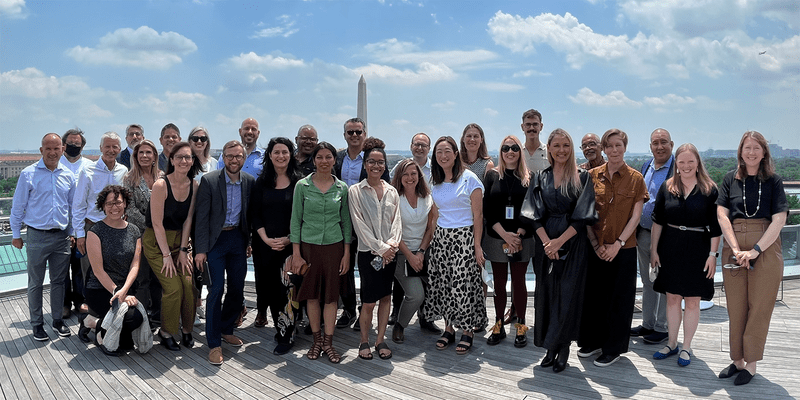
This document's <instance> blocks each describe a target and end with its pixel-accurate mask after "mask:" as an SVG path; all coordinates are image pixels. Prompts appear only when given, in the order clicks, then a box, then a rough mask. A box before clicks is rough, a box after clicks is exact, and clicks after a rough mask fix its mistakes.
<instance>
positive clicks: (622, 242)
mask: <svg viewBox="0 0 800 400" xmlns="http://www.w3.org/2000/svg"><path fill="white" fill-rule="evenodd" d="M617 241H618V242H620V244H622V247H625V241H624V240H622V239H617Z"/></svg>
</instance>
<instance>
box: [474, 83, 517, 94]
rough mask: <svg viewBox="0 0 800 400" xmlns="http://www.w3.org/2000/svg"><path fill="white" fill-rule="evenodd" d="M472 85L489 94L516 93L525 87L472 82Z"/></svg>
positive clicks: (513, 84)
mask: <svg viewBox="0 0 800 400" xmlns="http://www.w3.org/2000/svg"><path fill="white" fill-rule="evenodd" d="M472 85H473V86H475V87H477V88H479V89H482V90H488V91H490V92H518V91H520V90H522V89H525V86H522V85H517V84H515V83H504V82H473V84H472Z"/></svg>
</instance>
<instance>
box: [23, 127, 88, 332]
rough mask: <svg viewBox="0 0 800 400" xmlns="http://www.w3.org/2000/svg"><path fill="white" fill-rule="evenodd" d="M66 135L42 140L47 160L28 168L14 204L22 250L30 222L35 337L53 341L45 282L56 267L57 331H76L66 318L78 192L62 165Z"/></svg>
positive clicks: (30, 288) (30, 305)
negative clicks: (45, 315)
mask: <svg viewBox="0 0 800 400" xmlns="http://www.w3.org/2000/svg"><path fill="white" fill-rule="evenodd" d="M63 149H64V147H63V145H62V143H61V137H60V136H58V135H57V134H55V133H48V134H47V135H45V136H44V138H42V147H40V148H39V151H40V152H41V153H42V159H41V160H39V162H37V163H36V164H33V165H30V166H28V167H26V168H25V169H23V170H22V173H21V174H20V176H19V180H18V181H17V189H16V191H15V192H14V200H13V203H12V206H11V218H10V223H11V231H12V241H11V245H13V246H14V247H16V248H18V249H22V246H23V240H22V236H21V234H20V231H21V229H22V224H25V225H27V226H28V238H27V239H28V245H27V254H28V309H29V311H30V315H31V326H32V327H33V338H34V339H36V340H39V341H45V340H48V339H50V337H49V336H47V333H45V331H44V328H43V325H44V318H43V317H42V284H43V283H44V273H45V270H46V269H47V267H48V264H49V267H50V309H51V313H52V317H53V330H54V331H56V333H58V335H59V336H64V337H66V336H69V335H70V331H69V328H67V327H66V326H65V325H64V320H63V319H62V305H63V304H64V278H65V277H66V275H67V270H68V269H69V254H70V232H68V230H69V229H68V228H69V222H70V220H69V212H70V211H69V209H70V204H71V203H72V198H73V196H74V195H75V175H74V174H73V173H72V171H70V170H69V169H67V167H66V166H64V164H61V163H60V162H59V160H60V159H61V154H62V153H63Z"/></svg>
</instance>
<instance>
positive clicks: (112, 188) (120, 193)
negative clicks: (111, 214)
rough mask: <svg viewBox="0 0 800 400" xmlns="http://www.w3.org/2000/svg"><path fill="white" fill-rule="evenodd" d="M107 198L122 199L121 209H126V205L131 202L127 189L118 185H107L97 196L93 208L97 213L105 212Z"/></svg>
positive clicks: (129, 192)
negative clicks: (123, 205)
mask: <svg viewBox="0 0 800 400" xmlns="http://www.w3.org/2000/svg"><path fill="white" fill-rule="evenodd" d="M108 196H114V198H119V197H122V201H124V202H125V207H123V208H128V204H130V202H131V191H130V190H128V188H126V187H125V186H120V185H108V186H106V187H104V188H103V190H101V191H100V194H98V195H97V202H96V203H95V206H96V207H97V210H98V211H105V206H106V199H107V198H108Z"/></svg>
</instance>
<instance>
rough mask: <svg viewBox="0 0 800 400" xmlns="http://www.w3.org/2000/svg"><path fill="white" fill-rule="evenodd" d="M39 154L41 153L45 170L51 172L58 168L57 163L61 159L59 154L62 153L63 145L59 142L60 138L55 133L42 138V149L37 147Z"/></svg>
mask: <svg viewBox="0 0 800 400" xmlns="http://www.w3.org/2000/svg"><path fill="white" fill-rule="evenodd" d="M39 152H40V153H42V160H43V161H44V165H45V166H46V167H47V169H49V170H51V171H53V170H55V169H56V167H57V166H58V161H59V160H60V159H61V154H62V153H63V152H64V144H63V143H62V142H61V136H58V134H55V133H48V134H46V135H44V137H43V138H42V147H39Z"/></svg>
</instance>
